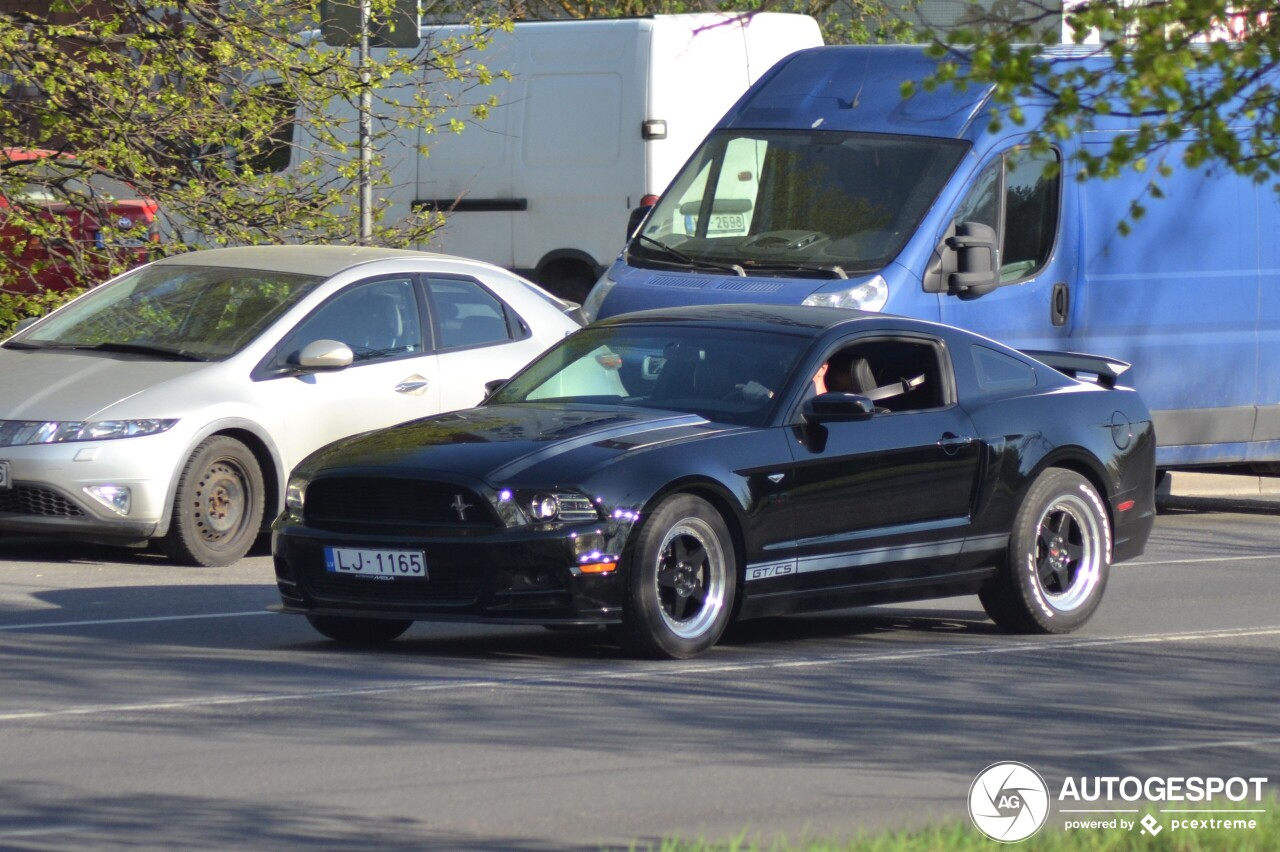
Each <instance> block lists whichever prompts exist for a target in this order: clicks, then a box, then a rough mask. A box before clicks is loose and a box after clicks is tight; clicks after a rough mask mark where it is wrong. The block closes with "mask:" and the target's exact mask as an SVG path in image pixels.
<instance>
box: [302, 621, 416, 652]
mask: <svg viewBox="0 0 1280 852" xmlns="http://www.w3.org/2000/svg"><path fill="white" fill-rule="evenodd" d="M307 621H309V622H311V626H312V627H314V628H315V629H316V631H317V632H319V633H320V634H321V635H322V636H327V637H328V638H330V639H333V640H334V641H336V642H351V643H355V644H360V645H381V644H382V643H384V642H390V641H392V640H394V639H398V638H400V637H401V636H403V635H404V632H405V631H406V630H408V629H409V628H410V626H412V625H413V621H411V620H404V619H399V618H344V617H342V616H338V615H308V616H307Z"/></svg>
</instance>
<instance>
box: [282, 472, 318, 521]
mask: <svg viewBox="0 0 1280 852" xmlns="http://www.w3.org/2000/svg"><path fill="white" fill-rule="evenodd" d="M310 484H311V480H309V479H304V478H303V477H301V476H291V477H289V485H288V486H287V487H286V488H285V490H284V504H285V505H286V506H288V507H289V511H290V512H293V513H294V514H295V515H298V516H301V515H302V505H303V503H305V502H306V499H307V486H308V485H310Z"/></svg>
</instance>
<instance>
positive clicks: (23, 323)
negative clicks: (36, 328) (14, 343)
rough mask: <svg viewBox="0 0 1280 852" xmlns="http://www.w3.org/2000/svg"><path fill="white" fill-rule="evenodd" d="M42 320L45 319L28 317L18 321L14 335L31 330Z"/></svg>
mask: <svg viewBox="0 0 1280 852" xmlns="http://www.w3.org/2000/svg"><path fill="white" fill-rule="evenodd" d="M41 319H43V317H27V318H26V319H21V320H18V324H17V325H15V326H14V327H13V330H14V333H15V334H16V333H17V332H19V331H22V330H23V329H24V328H30V327H31V326H33V325H35V324H36V323H38V322H40V320H41Z"/></svg>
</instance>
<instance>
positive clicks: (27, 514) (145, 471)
mask: <svg viewBox="0 0 1280 852" xmlns="http://www.w3.org/2000/svg"><path fill="white" fill-rule="evenodd" d="M185 441H186V439H185V437H184V436H183V435H181V434H178V433H177V430H172V431H171V432H166V433H162V434H160V435H149V436H144V437H137V438H122V439H119V440H113V441H83V442H74V443H66V444H30V445H23V446H10V447H0V460H3V461H6V462H8V467H9V479H10V482H11V487H10V488H6V489H0V531H6V532H28V533H39V534H66V535H75V536H90V537H95V538H106V539H112V538H118V539H137V538H148V537H150V536H152V535H154V534H155V533H156V531H157V529H158V527H159V525H160V523H161V521H162V520H164V519H166V518H167V517H168V514H169V509H170V506H169V490H170V487H171V485H172V482H173V479H174V472H175V470H176V469H177V466H178V464H179V461H180V460H181V459H182V457H183V453H184V451H185V448H186V444H185ZM102 485H113V486H117V487H126V488H128V489H129V493H130V501H129V503H130V505H129V511H128V512H127V513H120V512H118V511H116V510H114V509H112V508H110V507H108V506H107V505H106V504H104V503H103V502H100V501H99V500H97V499H95V498H94V497H93V496H91V494H90V493H89V491H87V490H86V489H89V488H92V487H93V486H102Z"/></svg>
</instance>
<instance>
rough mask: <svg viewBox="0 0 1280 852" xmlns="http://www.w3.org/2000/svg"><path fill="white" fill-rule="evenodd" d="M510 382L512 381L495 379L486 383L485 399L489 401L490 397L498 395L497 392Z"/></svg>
mask: <svg viewBox="0 0 1280 852" xmlns="http://www.w3.org/2000/svg"><path fill="white" fill-rule="evenodd" d="M509 381H511V380H510V379H493V380H492V381H488V382H485V383H484V398H485V399H488V398H489V397H491V396H493V395H494V394H495V393H497V392H498V390H499V389H500V388H501V387H502V386H503V385H505V384H506V383H507V382H509Z"/></svg>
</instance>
